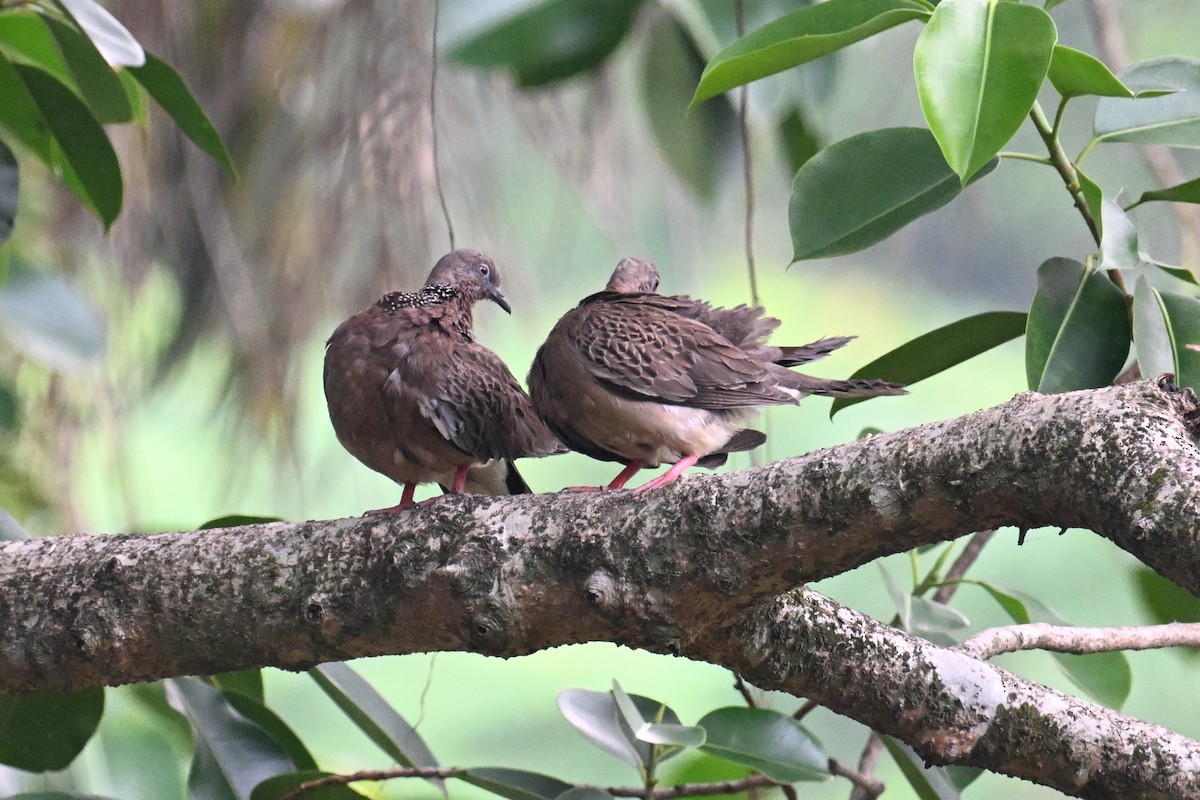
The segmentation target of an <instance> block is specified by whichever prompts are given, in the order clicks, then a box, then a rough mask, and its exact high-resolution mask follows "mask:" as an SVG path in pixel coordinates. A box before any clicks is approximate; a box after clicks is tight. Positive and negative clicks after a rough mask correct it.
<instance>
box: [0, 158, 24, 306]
mask: <svg viewBox="0 0 1200 800" xmlns="http://www.w3.org/2000/svg"><path fill="white" fill-rule="evenodd" d="M19 188H20V170H19V168H18V167H17V157H16V156H14V155H13V151H12V150H9V149H8V145H6V144H5V143H4V142H2V141H0V244H4V242H5V241H6V240H7V239H8V237H9V236H12V231H13V224H14V222H15V221H16V218H17V190H18V189H19ZM3 282H4V281H3V276H2V275H0V284H2V283H3Z"/></svg>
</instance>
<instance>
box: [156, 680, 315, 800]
mask: <svg viewBox="0 0 1200 800" xmlns="http://www.w3.org/2000/svg"><path fill="white" fill-rule="evenodd" d="M166 689H167V699H168V700H169V701H170V703H171V706H172V707H173V708H175V710H176V711H178V712H179V713H181V714H183V715H184V716H185V717H186V718H187V720H188V724H190V725H191V727H192V746H193V756H192V767H191V770H190V771H189V773H188V796H189V797H190V798H192V800H232V799H236V800H249V798H250V795H251V792H253V791H254V787H255V786H257V785H258V784H260V783H261V782H263V781H264V780H266V779H267V778H270V777H273V776H275V775H284V774H287V773H291V772H295V771H296V765H295V764H293V763H292V760H291V759H290V758H289V757H288V755H287V753H285V752H284V750H283V748H282V747H280V746H279V744H278V743H277V742H276V741H275V740H274V739H273V738H272V737H271V736H270V735H269V734H268V733H267V732H266V731H264V730H263V729H262V728H260V727H259V726H258V725H255V724H254V723H253V722H251V721H250V720H249V719H247V718H246V717H244V716H242V715H241V714H240V713H238V711H237V710H236V709H234V708H233V706H231V705H230V704H229V702H228V701H227V700H226V699H225V696H224V695H223V694H222V693H221V692H219V691H217V690H216V689H214V688H213V687H211V686H209V685H208V684H207V683H205V682H204V681H202V680H200V679H199V678H172V679H170V680H168V681H166Z"/></svg>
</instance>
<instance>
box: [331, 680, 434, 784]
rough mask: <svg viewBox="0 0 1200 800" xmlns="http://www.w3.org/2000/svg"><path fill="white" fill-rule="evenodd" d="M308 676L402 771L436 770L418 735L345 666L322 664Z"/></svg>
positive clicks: (430, 754) (432, 758)
mask: <svg viewBox="0 0 1200 800" xmlns="http://www.w3.org/2000/svg"><path fill="white" fill-rule="evenodd" d="M308 674H309V675H310V676H311V677H312V679H313V680H314V681H316V682H317V685H318V686H320V687H321V689H323V690H324V691H325V694H327V695H329V698H330V699H331V700H333V702H334V703H336V704H337V707H338V708H340V709H341V710H342V712H343V713H345V715H346V716H347V717H349V718H350V721H351V722H353V723H354V724H355V725H357V726H358V728H359V730H361V731H362V732H363V733H365V734H366V735H367V738H369V739H370V740H371V741H372V742H374V743H375V744H376V745H377V746H378V747H379V749H381V750H383V752H385V753H387V754H388V755H389V756H391V757H392V758H393V759H394V760H395V761H396V763H398V764H400V765H401V766H404V767H436V766H438V762H437V759H436V758H434V757H433V753H432V752H431V751H430V750H429V746H428V745H427V744H425V740H424V739H422V738H421V734H419V733H417V731H416V729H415V728H413V726H411V725H409V724H408V722H407V721H406V720H405V719H404V717H402V716H400V714H398V713H396V710H395V709H394V708H392V706H391V704H389V703H388V701H387V700H385V699H383V697H382V695H380V694H379V693H378V692H376V691H375V689H373V688H372V687H371V684H369V683H367V682H366V681H365V680H363V678H362V676H360V675H359V674H358V673H357V672H355V671H354V670H353V669H351V668H350V667H349V666H348V665H346V664H342V663H340V662H331V663H329V664H322V665H320V666H318V667H313V668H312V669H310V670H309V671H308ZM429 780H430V783H432V784H434V785H435V786H437V787H439V788H441V787H442V786H443V784H444V781H442V780H441V779H440V778H430V779H429Z"/></svg>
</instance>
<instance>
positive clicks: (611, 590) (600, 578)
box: [584, 570, 617, 610]
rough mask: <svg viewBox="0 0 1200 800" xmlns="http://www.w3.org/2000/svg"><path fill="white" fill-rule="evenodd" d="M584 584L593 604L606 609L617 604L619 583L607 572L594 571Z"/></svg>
mask: <svg viewBox="0 0 1200 800" xmlns="http://www.w3.org/2000/svg"><path fill="white" fill-rule="evenodd" d="M584 585H585V588H586V589H587V595H588V600H589V601H590V602H591V604H592V605H594V606H597V607H598V608H602V609H605V610H608V609H611V608H613V607H614V606H616V605H617V583H616V581H614V580H613V578H612V576H611V575H609V574H608V573H607V572H605V571H603V570H597V571H596V572H593V573H592V574H591V575H589V576H588V579H587V581H586V583H585V584H584Z"/></svg>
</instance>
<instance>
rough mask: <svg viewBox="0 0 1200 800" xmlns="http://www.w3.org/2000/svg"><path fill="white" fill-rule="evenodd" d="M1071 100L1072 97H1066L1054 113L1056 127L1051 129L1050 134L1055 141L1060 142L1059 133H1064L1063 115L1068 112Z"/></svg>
mask: <svg viewBox="0 0 1200 800" xmlns="http://www.w3.org/2000/svg"><path fill="white" fill-rule="evenodd" d="M1070 99H1071V98H1070V97H1064V98H1063V99H1062V100H1061V101H1060V102H1059V104H1058V110H1057V111H1055V112H1054V126H1053V127H1052V128H1050V133H1051V135H1053V136H1054V139H1055V141H1058V135H1059V132H1060V131H1062V121H1063V114H1064V113H1065V112H1066V110H1067V103H1068V102H1069V101H1070Z"/></svg>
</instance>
